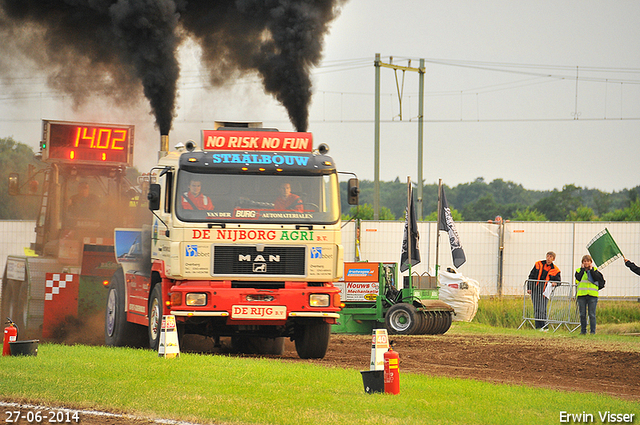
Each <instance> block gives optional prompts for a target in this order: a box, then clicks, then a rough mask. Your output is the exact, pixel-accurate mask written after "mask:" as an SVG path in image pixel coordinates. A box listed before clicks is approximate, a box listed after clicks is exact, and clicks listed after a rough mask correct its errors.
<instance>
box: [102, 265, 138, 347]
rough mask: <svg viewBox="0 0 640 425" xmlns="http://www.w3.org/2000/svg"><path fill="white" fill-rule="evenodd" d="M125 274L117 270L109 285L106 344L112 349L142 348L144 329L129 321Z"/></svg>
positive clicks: (105, 328)
mask: <svg viewBox="0 0 640 425" xmlns="http://www.w3.org/2000/svg"><path fill="white" fill-rule="evenodd" d="M124 307H125V290H124V273H123V271H122V269H119V270H117V271H116V272H115V273H114V275H113V277H111V282H110V283H109V293H108V295H107V307H106V311H105V319H104V342H105V344H106V345H108V346H110V347H136V348H139V347H142V346H143V344H144V342H143V341H144V340H143V338H142V337H143V336H144V334H145V333H144V327H142V326H140V325H137V324H135V323H130V322H128V321H127V312H126V311H125V310H124Z"/></svg>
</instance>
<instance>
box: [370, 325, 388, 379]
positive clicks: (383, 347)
mask: <svg viewBox="0 0 640 425" xmlns="http://www.w3.org/2000/svg"><path fill="white" fill-rule="evenodd" d="M387 350H389V337H388V335H387V330H386V329H374V330H373V337H372V341H371V364H370V365H369V370H384V353H386V352H387Z"/></svg>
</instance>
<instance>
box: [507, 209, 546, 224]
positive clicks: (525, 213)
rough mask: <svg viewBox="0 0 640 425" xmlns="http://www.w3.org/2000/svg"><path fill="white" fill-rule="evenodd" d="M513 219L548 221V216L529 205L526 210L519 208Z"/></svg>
mask: <svg viewBox="0 0 640 425" xmlns="http://www.w3.org/2000/svg"><path fill="white" fill-rule="evenodd" d="M511 220H513V221H547V217H546V216H545V215H544V214H542V213H541V212H540V211H538V210H536V209H531V208H529V207H527V208H525V209H524V210H517V211H516V212H515V213H514V214H513V215H512V216H511Z"/></svg>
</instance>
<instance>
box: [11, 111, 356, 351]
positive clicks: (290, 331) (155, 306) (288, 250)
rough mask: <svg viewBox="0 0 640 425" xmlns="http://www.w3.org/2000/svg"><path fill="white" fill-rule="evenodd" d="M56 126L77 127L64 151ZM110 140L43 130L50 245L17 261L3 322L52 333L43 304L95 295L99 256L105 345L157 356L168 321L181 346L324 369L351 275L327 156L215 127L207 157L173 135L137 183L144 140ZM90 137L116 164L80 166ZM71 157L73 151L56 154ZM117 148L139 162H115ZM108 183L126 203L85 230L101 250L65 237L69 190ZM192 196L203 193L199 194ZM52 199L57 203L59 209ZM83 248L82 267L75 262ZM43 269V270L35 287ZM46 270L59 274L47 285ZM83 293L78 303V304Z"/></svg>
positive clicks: (321, 149) (72, 228)
mask: <svg viewBox="0 0 640 425" xmlns="http://www.w3.org/2000/svg"><path fill="white" fill-rule="evenodd" d="M51 124H53V125H54V130H56V129H57V128H56V126H69V127H71V128H66V127H65V131H66V133H65V136H64V137H63V136H60V138H59V139H64V141H60V140H58V139H56V138H51V137H50V134H48V133H47V131H49V132H51ZM84 128H86V129H87V131H86V132H85V131H84ZM107 128H110V127H108V126H99V125H88V124H82V123H51V122H49V123H45V137H43V140H45V142H43V155H42V158H43V161H45V162H46V163H48V164H49V167H48V168H47V169H48V170H50V171H47V172H46V173H45V175H46V176H47V177H46V178H45V185H44V186H45V188H44V189H45V190H44V192H43V193H44V194H43V205H45V206H46V214H44V215H43V216H42V218H41V220H39V221H38V226H37V227H36V232H37V233H38V232H40V233H42V234H43V235H48V237H47V238H45V239H38V240H37V241H36V244H35V249H34V251H35V252H36V254H37V255H38V257H25V258H21V261H23V265H20V264H18V265H16V263H15V261H17V260H13V257H11V258H9V259H8V261H9V260H12V261H13V263H11V264H13V265H9V263H8V265H7V268H6V270H5V277H6V279H4V281H6V282H7V283H6V285H5V283H4V281H3V292H4V290H5V288H9V289H8V290H7V293H9V298H8V299H7V301H6V302H5V300H4V299H5V296H4V295H3V302H2V306H3V307H2V308H3V313H2V314H3V316H5V315H13V316H17V317H18V318H20V317H22V316H24V317H25V321H24V322H23V323H24V324H23V327H24V328H25V329H27V330H31V329H33V328H36V330H37V328H38V327H39V329H40V331H42V328H43V327H44V328H47V327H50V326H49V325H47V324H46V323H47V322H48V320H43V317H44V316H46V314H43V313H42V307H41V305H42V303H43V299H44V298H45V296H44V295H42V296H41V295H39V294H40V293H44V292H46V289H45V287H48V286H49V285H50V284H49V283H48V282H50V280H51V278H52V277H55V278H57V279H58V280H60V281H62V282H63V284H62V285H61V284H60V283H58V284H54V285H53V286H56V285H57V287H58V288H57V290H58V291H59V292H64V290H63V288H61V286H65V288H64V289H66V288H69V287H73V286H74V284H76V283H78V285H77V286H80V288H82V287H83V286H91V287H92V288H95V287H97V286H98V285H95V284H92V285H88V284H87V282H90V283H94V282H93V281H92V279H93V277H92V276H90V275H88V274H87V273H88V267H89V266H88V265H87V266H86V267H85V263H87V261H88V260H87V258H85V257H87V256H88V253H89V252H94V251H99V252H103V253H105V257H103V258H102V259H101V260H100V262H99V264H100V265H101V266H102V268H101V270H102V272H101V274H100V276H99V277H98V279H97V280H98V283H99V285H100V288H102V296H103V297H104V298H103V300H104V304H103V305H104V306H105V308H104V313H103V314H104V316H103V317H104V321H103V324H104V328H103V330H104V343H105V344H106V345H108V346H133V347H149V348H151V349H158V345H159V341H160V332H161V324H162V319H163V317H165V316H169V315H171V316H174V317H175V320H176V323H177V329H178V333H179V336H180V337H181V338H182V337H183V336H184V335H187V334H197V335H203V336H206V337H211V338H214V339H215V340H216V342H219V341H220V338H223V337H228V338H229V339H230V341H231V344H232V346H233V348H234V349H236V350H239V351H242V352H248V353H258V354H276V355H278V354H282V353H283V350H284V342H285V339H286V338H289V339H291V340H293V342H294V344H295V348H296V351H297V353H298V355H299V356H300V357H301V358H322V357H324V355H325V353H326V350H327V347H328V343H329V339H330V332H331V325H332V324H334V323H335V322H336V319H337V318H338V317H339V314H338V312H339V310H340V308H341V306H342V305H341V300H340V293H339V290H338V289H337V288H336V287H335V285H334V282H335V281H337V280H338V279H339V278H340V277H341V276H342V272H343V248H342V245H341V234H340V228H341V216H340V212H341V208H340V196H339V183H338V172H337V169H336V166H335V163H334V161H333V159H332V158H331V157H330V156H329V155H328V147H327V146H326V145H324V144H320V145H319V146H318V147H317V148H314V147H313V146H312V144H313V137H312V134H311V133H299V132H279V131H274V130H272V129H260V128H252V127H251V126H250V125H249V124H247V125H243V124H240V127H238V124H237V123H233V127H228V126H225V125H218V124H216V125H214V130H203V131H202V134H201V136H202V138H201V145H200V146H201V147H198V146H197V144H196V143H195V142H193V141H188V142H187V143H185V144H183V143H178V144H177V145H176V149H175V150H174V151H169V150H168V136H166V135H163V136H161V147H160V151H159V159H158V162H157V164H156V165H155V166H153V167H152V169H151V170H150V171H149V172H148V173H145V174H144V175H142V176H139V178H138V180H137V183H138V184H137V185H130V184H127V183H126V182H125V179H124V174H125V171H126V170H125V169H126V166H127V165H130V161H131V155H132V152H133V139H132V138H128V136H132V135H133V130H134V129H133V127H126V128H128V133H127V138H125V139H126V142H127V143H124V142H123V141H120V140H119V138H121V137H123V135H124V134H123V133H117V137H116V136H115V134H116V133H115V132H114V133H112V134H111V136H110V137H111V139H114V140H111V141H110V142H109V144H107V142H106V141H103V140H102V139H103V138H106V133H105V135H102V133H101V129H107ZM114 128H115V127H114ZM118 128H119V127H118ZM93 130H95V133H94V132H92V131H93ZM78 134H80V136H78ZM87 134H88V135H87ZM85 137H87V138H89V139H90V137H93V138H94V139H95V140H88V141H86V144H88V145H89V147H86V149H85V150H87V151H90V150H96V151H97V149H98V146H102V145H105V146H108V147H109V148H105V149H104V150H103V151H100V152H99V153H104V154H105V155H103V156H99V157H98V158H97V159H96V158H93V157H91V158H90V159H87V158H86V157H85V156H83V155H84V154H85V152H83V153H82V155H80V153H81V152H80V151H79V150H77V147H82V145H83V141H84V138H85ZM116 138H118V140H117V141H116V140H115V139H116ZM76 145H77V146H76ZM94 145H95V147H94ZM61 147H64V149H66V150H64V149H62V151H61V152H60V153H58V150H57V149H58V148H61ZM116 147H122V148H123V149H125V150H127V152H128V155H127V156H126V157H125V156H122V157H116V156H115V155H113V156H110V154H112V153H114V152H115V148H116ZM74 148H76V150H75V151H74ZM112 151H114V152H112ZM53 152H55V154H53ZM91 153H93V152H92V151H91ZM125 159H126V161H124V160H125ZM47 173H48V174H47ZM97 177H102V178H103V180H105V179H106V180H107V181H108V182H113V183H114V186H116V187H118V190H115V189H114V191H111V192H108V193H105V194H104V196H105V197H107V196H110V195H111V194H112V192H113V194H115V192H117V193H122V192H124V193H125V194H126V196H124V201H126V202H123V200H122V199H120V198H117V197H112V198H113V199H112V200H113V202H111V201H110V202H107V203H103V207H102V208H101V209H100V210H99V211H97V212H94V213H93V215H92V216H90V219H91V220H90V221H93V223H92V225H91V226H87V227H90V228H91V229H92V231H93V233H91V235H90V236H91V237H92V238H93V239H86V237H85V238H83V239H80V236H84V233H83V234H82V235H81V234H80V233H82V232H80V231H79V227H78V226H80V223H83V222H72V223H69V225H68V226H65V225H61V223H63V222H64V220H62V218H63V217H64V216H66V215H67V214H68V208H66V209H65V206H68V205H70V204H69V200H70V196H69V194H68V192H69V187H70V186H73V185H74V184H75V185H76V186H79V182H76V181H77V180H82V181H84V180H87V179H89V178H97ZM54 182H55V183H54ZM196 182H197V184H196ZM104 184H105V187H106V186H107V185H106V182H105V183H104ZM192 185H193V186H194V187H195V186H198V187H199V193H198V195H197V196H196V195H194V194H193V192H192V188H191V186H192ZM348 187H349V203H350V204H355V203H357V197H358V196H357V195H358V182H357V179H355V178H351V179H350V180H349V185H348ZM51 193H55V196H54V197H53V199H55V202H50V201H49V199H50V198H52V197H51ZM205 197H206V199H207V201H203V199H205ZM198 199H199V200H198ZM283 199H289V200H290V201H291V202H283ZM116 204H118V205H120V204H122V208H116ZM141 206H142V208H141ZM99 217H100V218H104V220H102V221H99V220H98V218H99ZM87 220H89V219H87ZM41 223H42V224H41ZM87 224H89V223H88V222H87ZM52 229H56V231H53V230H52ZM43 230H44V231H43ZM65 230H66V232H65ZM40 233H38V234H40ZM72 234H73V235H75V238H74V239H70V235H72ZM72 241H75V242H73V244H72V245H73V246H74V247H75V251H73V252H74V253H75V254H76V255H75V257H74V259H75V262H72V263H71V262H67V261H66V260H67V257H69V256H68V255H67V254H66V253H67V252H68V251H69V249H68V246H69V245H70V244H71V242H72ZM63 259H64V260H65V261H63ZM34 262H36V263H38V268H39V270H41V272H40V273H39V274H37V275H36V274H35V273H34V272H33V269H34V267H32V266H33V263H34ZM93 263H95V261H94V262H93ZM107 266H108V267H107ZM94 268H96V267H94ZM44 270H46V271H48V272H50V273H48V274H47V276H46V278H45V276H44V275H45V273H44ZM94 273H95V272H94ZM107 274H108V277H107V278H105V275H107ZM52 275H54V276H52ZM93 280H96V279H93ZM45 281H46V282H45ZM104 288H106V290H105V289H104ZM23 292H27V293H28V296H27V297H26V299H27V300H28V302H27V303H29V302H32V301H37V302H38V304H39V305H38V306H37V308H39V309H40V311H39V312H38V311H36V313H39V315H38V314H36V316H37V317H34V315H33V312H32V310H37V308H36V307H34V308H32V307H31V306H27V307H25V308H22V307H21V305H20V303H21V302H22V293H23ZM83 292H87V291H86V290H84V291H83V290H82V289H81V290H80V291H79V292H76V299H77V302H78V304H80V303H81V302H82V301H83V298H84V296H83ZM72 298H73V295H72ZM70 304H73V300H72V302H71V303H70ZM56 308H60V305H57V306H56ZM45 310H46V308H45ZM71 313H72V316H73V314H74V313H76V312H75V311H72V312H71ZM59 316H60V315H59ZM32 322H36V323H32ZM43 322H44V323H45V324H43Z"/></svg>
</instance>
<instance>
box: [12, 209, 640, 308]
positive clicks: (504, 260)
mask: <svg viewBox="0 0 640 425" xmlns="http://www.w3.org/2000/svg"><path fill="white" fill-rule="evenodd" d="M605 227H606V228H607V229H609V232H610V233H611V235H612V236H613V238H614V239H615V241H616V242H617V244H618V246H619V247H620V249H621V250H622V252H623V254H624V255H625V257H627V258H629V259H630V260H631V261H634V262H635V263H636V264H640V222H507V223H504V225H499V224H494V223H489V222H467V221H462V222H459V223H456V228H457V230H458V233H459V235H460V240H461V242H462V247H463V249H464V252H465V255H466V257H467V262H466V263H465V264H463V265H462V266H461V267H460V269H459V270H458V271H459V272H460V273H461V274H463V275H465V276H467V277H469V278H472V279H475V280H477V281H478V283H479V284H480V294H481V295H483V296H488V295H498V294H500V293H502V294H503V295H522V281H523V280H524V279H526V278H527V276H528V275H529V272H530V271H531V268H532V267H533V264H534V263H535V262H536V261H538V260H543V259H544V258H545V254H546V253H547V251H554V252H555V253H556V254H557V257H556V261H555V263H556V265H557V266H558V267H559V268H560V270H561V272H562V280H563V281H567V282H573V280H574V279H573V273H574V271H575V269H576V268H578V267H579V266H580V259H581V258H582V256H583V255H584V254H587V253H588V251H587V248H586V245H587V243H588V242H589V241H590V240H591V239H592V238H593V237H594V236H595V235H596V234H597V233H598V232H600V231H601V230H603V229H604V228H605ZM34 228H35V222H34V221H29V220H24V221H23V220H4V221H0V234H1V235H2V239H1V240H0V267H1V270H2V271H4V264H5V261H6V259H7V255H22V254H23V253H24V248H25V247H29V245H30V244H31V242H34V241H35V232H34ZM403 229H404V222H400V221H362V222H361V225H360V249H359V257H360V260H362V261H375V262H400V253H401V251H402V236H403ZM342 230H343V234H342V244H343V246H344V259H345V261H355V260H356V244H355V240H356V224H355V222H350V223H346V224H345V225H344V227H343V229H342ZM418 231H419V232H420V241H419V248H420V254H421V258H422V262H421V263H420V264H418V265H417V266H415V267H414V268H413V271H414V272H417V273H418V274H422V273H425V272H431V273H432V274H433V269H434V267H435V257H436V255H435V251H436V223H435V222H419V223H418ZM501 236H502V238H501ZM501 240H502V241H503V243H502V245H501V243H500V242H501ZM501 246H502V249H501ZM439 251H440V252H439V254H438V262H439V264H440V267H441V269H446V268H447V267H453V263H452V260H451V249H450V246H449V239H448V237H447V234H446V233H445V232H441V233H440V250H439ZM602 273H603V275H604V277H605V279H606V281H607V285H606V287H605V288H604V289H603V290H602V291H601V292H600V296H602V297H609V298H632V299H640V276H638V275H636V274H634V273H632V272H631V271H629V269H628V268H627V267H625V265H624V262H623V261H622V259H620V260H616V261H614V262H613V263H612V264H610V265H609V266H607V267H606V268H604V269H602ZM405 274H406V273H405Z"/></svg>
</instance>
